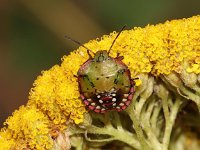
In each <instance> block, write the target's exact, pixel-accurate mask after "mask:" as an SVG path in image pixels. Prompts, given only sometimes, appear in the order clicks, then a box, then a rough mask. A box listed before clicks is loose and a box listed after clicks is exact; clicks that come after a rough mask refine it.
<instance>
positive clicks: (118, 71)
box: [67, 26, 135, 113]
mask: <svg viewBox="0 0 200 150" xmlns="http://www.w3.org/2000/svg"><path fill="white" fill-rule="evenodd" d="M124 27H125V26H124ZM124 27H123V28H122V29H121V31H120V32H119V33H118V34H117V36H116V37H115V39H114V41H113V42H112V44H111V46H110V49H109V50H108V51H106V50H99V51H97V52H96V53H93V52H92V51H91V50H90V49H88V48H87V47H85V46H84V45H82V44H81V43H79V42H78V41H75V40H73V39H71V38H69V37H67V38H68V39H70V40H72V41H74V42H75V43H77V44H79V45H80V46H83V47H84V48H86V49H87V52H88V55H89V59H88V60H87V61H86V62H85V63H83V64H82V65H81V66H80V68H79V70H78V73H77V74H78V84H79V92H80V96H81V99H82V100H83V102H84V104H85V105H86V107H87V108H88V109H89V110H93V111H94V112H97V113H105V112H107V111H110V110H116V111H119V112H120V111H122V110H124V109H126V108H127V107H128V106H129V104H130V103H131V100H132V98H133V94H134V85H135V82H134V80H133V79H131V75H130V70H129V69H128V67H127V65H126V64H124V63H123V62H122V60H123V56H119V54H118V55H117V56H116V57H115V58H113V57H111V56H109V53H110V50H111V49H112V46H113V45H114V43H115V41H116V39H117V37H118V36H119V35H120V34H121V32H122V31H123V29H124ZM90 53H93V54H94V57H92V55H91V54H90Z"/></svg>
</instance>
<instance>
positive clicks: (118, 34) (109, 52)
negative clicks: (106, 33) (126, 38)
mask: <svg viewBox="0 0 200 150" xmlns="http://www.w3.org/2000/svg"><path fill="white" fill-rule="evenodd" d="M125 27H126V25H124V26H123V27H122V29H121V30H120V31H119V32H118V34H117V36H116V37H115V39H114V41H113V42H112V44H111V46H110V48H109V50H108V54H109V53H110V50H111V48H112V47H113V45H114V44H115V41H116V39H117V38H118V36H119V35H120V34H121V33H122V31H123V30H124V28H125Z"/></svg>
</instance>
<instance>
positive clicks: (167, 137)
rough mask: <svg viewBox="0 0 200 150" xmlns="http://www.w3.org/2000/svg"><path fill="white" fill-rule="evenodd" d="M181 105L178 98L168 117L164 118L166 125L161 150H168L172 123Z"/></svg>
mask: <svg viewBox="0 0 200 150" xmlns="http://www.w3.org/2000/svg"><path fill="white" fill-rule="evenodd" d="M181 104H182V101H181V100H180V98H177V99H176V102H175V104H174V105H173V107H172V109H171V114H170V117H169V118H165V119H166V125H165V132H164V137H163V150H168V147H169V142H170V136H171V132H172V128H173V125H174V122H175V119H176V116H177V113H178V110H179V108H180V105H181Z"/></svg>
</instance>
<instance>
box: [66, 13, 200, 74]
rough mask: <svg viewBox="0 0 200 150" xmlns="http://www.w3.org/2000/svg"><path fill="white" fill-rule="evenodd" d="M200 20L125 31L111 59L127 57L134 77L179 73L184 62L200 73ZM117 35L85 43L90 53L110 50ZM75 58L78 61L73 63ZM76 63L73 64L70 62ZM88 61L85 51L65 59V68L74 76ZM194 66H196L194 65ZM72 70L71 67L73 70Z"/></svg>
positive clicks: (126, 59) (81, 50)
mask: <svg viewBox="0 0 200 150" xmlns="http://www.w3.org/2000/svg"><path fill="white" fill-rule="evenodd" d="M199 35H200V16H194V17H192V18H188V19H182V20H173V21H167V22H165V23H164V24H158V25H155V26H154V25H147V26H146V27H145V28H137V27H136V28H134V29H132V30H125V31H123V32H122V33H121V34H120V36H119V37H118V39H117V40H116V43H115V44H114V46H113V48H112V50H111V56H112V57H115V56H116V55H117V53H120V55H122V56H124V60H123V61H124V62H125V63H126V64H127V65H128V67H129V69H130V71H131V75H132V77H135V76H137V75H138V74H140V73H151V74H153V75H155V76H158V75H160V74H169V73H170V72H172V71H175V72H179V71H180V68H181V65H182V62H183V61H187V62H189V63H190V67H189V68H188V69H187V70H188V71H189V72H194V73H196V74H197V73H199V72H200V61H199V57H200V46H199ZM115 36H116V32H113V33H111V34H110V35H104V36H103V37H102V38H101V40H99V39H97V40H91V41H89V43H86V44H85V46H87V47H88V48H89V49H91V50H93V51H94V52H96V51H97V50H106V49H107V50H108V49H109V46H110V45H111V43H112V41H113V39H114V38H115ZM74 58H76V59H74ZM72 59H73V62H71V61H70V60H72ZM87 59H88V56H87V52H86V50H85V49H84V48H83V47H80V48H79V49H78V50H77V51H75V52H72V53H71V54H70V55H69V56H64V57H63V63H62V68H66V69H68V70H71V72H73V73H74V74H76V72H77V71H78V68H79V67H80V65H81V64H82V63H83V62H85V61H86V60H87ZM193 62H195V63H196V64H195V65H194V63H193ZM70 66H72V67H70Z"/></svg>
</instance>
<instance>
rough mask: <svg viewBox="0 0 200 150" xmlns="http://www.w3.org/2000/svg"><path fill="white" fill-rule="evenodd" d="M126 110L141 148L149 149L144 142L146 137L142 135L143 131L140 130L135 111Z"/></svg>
mask: <svg viewBox="0 0 200 150" xmlns="http://www.w3.org/2000/svg"><path fill="white" fill-rule="evenodd" d="M127 112H128V114H129V116H130V118H131V120H132V121H133V128H134V129H135V132H136V134H137V137H138V139H139V141H140V143H141V146H142V149H143V150H149V149H150V148H149V146H148V145H147V143H146V139H145V137H144V133H143V131H142V128H141V126H140V123H139V120H138V117H137V115H136V113H135V111H133V110H129V109H127Z"/></svg>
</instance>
